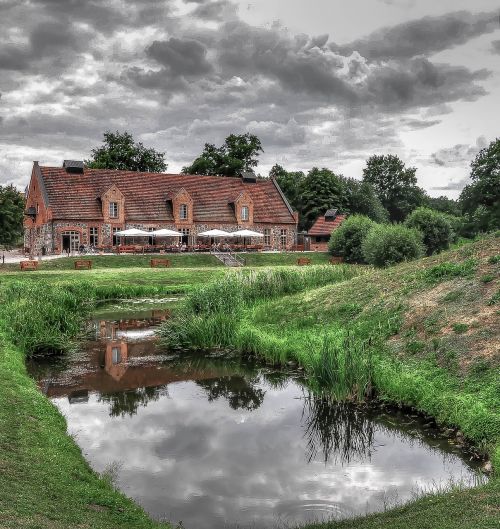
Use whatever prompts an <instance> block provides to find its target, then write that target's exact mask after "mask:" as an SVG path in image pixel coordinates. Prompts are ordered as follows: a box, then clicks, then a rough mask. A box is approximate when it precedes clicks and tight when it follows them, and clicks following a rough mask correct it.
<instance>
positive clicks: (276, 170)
mask: <svg viewBox="0 0 500 529" xmlns="http://www.w3.org/2000/svg"><path fill="white" fill-rule="evenodd" d="M269 177H270V178H274V179H275V180H276V182H277V183H278V185H279V186H280V188H281V190H282V191H283V193H284V194H285V196H286V198H287V200H288V202H289V204H290V205H291V206H292V208H293V209H294V210H296V211H299V212H301V211H302V196H301V189H302V185H303V183H304V179H305V177H306V175H305V174H304V173H303V172H302V171H287V170H286V169H284V168H283V167H282V166H281V165H278V164H275V165H274V166H273V167H272V168H271V171H269Z"/></svg>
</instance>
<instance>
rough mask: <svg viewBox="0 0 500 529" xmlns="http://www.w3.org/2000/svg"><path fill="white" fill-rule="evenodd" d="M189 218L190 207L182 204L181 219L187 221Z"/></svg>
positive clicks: (180, 208) (180, 209) (180, 207)
mask: <svg viewBox="0 0 500 529" xmlns="http://www.w3.org/2000/svg"><path fill="white" fill-rule="evenodd" d="M187 218H188V206H187V204H181V205H180V206H179V219H181V220H186V219H187Z"/></svg>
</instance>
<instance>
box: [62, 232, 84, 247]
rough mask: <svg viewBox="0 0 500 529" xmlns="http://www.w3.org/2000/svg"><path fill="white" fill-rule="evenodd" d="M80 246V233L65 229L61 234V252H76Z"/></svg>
mask: <svg viewBox="0 0 500 529" xmlns="http://www.w3.org/2000/svg"><path fill="white" fill-rule="evenodd" d="M79 247H80V234H79V233H78V232H77V231H67V232H65V233H63V234H62V249H63V252H68V251H70V252H77V251H78V248H79Z"/></svg>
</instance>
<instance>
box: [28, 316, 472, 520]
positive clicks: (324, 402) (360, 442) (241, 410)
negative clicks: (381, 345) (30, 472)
mask: <svg viewBox="0 0 500 529" xmlns="http://www.w3.org/2000/svg"><path fill="white" fill-rule="evenodd" d="M167 317H168V313H164V314H156V315H155V316H154V317H153V314H148V315H143V317H141V319H139V320H132V319H131V318H127V317H123V318H121V317H116V316H115V317H114V319H113V320H112V321H109V320H103V319H101V320H96V321H94V322H92V323H91V328H92V334H93V339H92V340H90V341H89V342H88V343H86V344H84V346H83V347H82V350H81V351H79V352H77V353H75V354H74V355H72V356H71V357H69V358H67V359H66V360H65V362H64V363H61V364H59V365H56V364H54V363H51V364H48V365H45V366H44V365H40V364H36V365H32V366H31V369H32V372H33V373H34V375H35V376H36V378H37V380H38V383H39V386H40V388H41V389H42V390H43V391H45V392H46V393H47V395H49V397H51V398H52V399H53V401H54V402H55V404H56V405H57V406H58V407H59V408H60V410H61V411H62V412H63V413H64V415H65V416H66V418H67V421H68V429H69V432H70V433H71V434H73V435H75V436H76V439H77V441H78V443H79V444H80V446H81V447H82V449H83V451H84V453H85V454H86V456H87V457H88V459H89V461H90V463H91V464H92V466H93V468H95V469H96V470H97V471H99V472H102V471H103V470H105V469H106V468H107V467H109V465H110V464H111V463H113V462H118V463H120V465H119V468H120V473H119V476H118V481H117V484H118V486H119V487H120V488H121V489H122V490H123V491H124V492H125V493H126V494H128V495H129V496H131V497H133V498H134V499H136V500H137V501H138V502H139V503H140V504H141V505H142V506H143V507H144V508H145V509H146V510H147V511H148V512H149V513H150V514H152V515H153V516H154V517H156V518H162V519H168V520H171V521H173V522H174V523H177V522H179V521H181V520H182V521H183V526H184V527H187V528H207V529H212V528H213V529H215V528H217V529H218V528H220V527H235V526H236V524H238V527H240V528H245V527H252V528H254V529H259V528H264V527H266V528H269V527H272V526H273V525H275V524H276V523H278V522H280V523H283V524H288V525H290V526H297V525H299V524H301V523H306V522H310V521H313V520H318V519H320V520H321V519H326V518H335V519H340V518H343V517H346V516H350V515H353V514H364V513H365V512H372V511H376V510H381V509H383V508H384V505H385V503H386V498H387V496H388V495H390V496H391V495H397V497H398V499H399V500H405V499H407V498H409V497H411V494H412V491H413V490H414V489H415V487H416V486H425V485H429V484H431V483H443V482H445V481H446V480H448V479H449V477H450V476H453V477H454V479H459V478H460V477H461V476H462V477H464V478H465V479H466V480H472V478H473V475H474V474H473V468H472V467H471V466H470V464H469V463H467V462H464V461H463V459H462V458H461V455H460V454H459V453H456V452H455V451H456V449H455V448H454V447H453V446H452V445H451V444H449V443H448V441H447V440H446V439H443V438H442V437H440V436H439V434H438V433H437V432H433V431H431V430H429V429H425V428H424V427H423V424H422V422H421V421H420V419H419V418H418V417H408V416H404V415H400V416H397V415H394V414H385V415H384V414H381V413H379V412H375V411H370V410H366V409H361V408H359V407H355V406H352V405H347V404H336V403H333V402H330V401H329V400H328V399H325V398H317V397H315V396H314V395H312V394H311V393H310V392H309V391H308V390H307V388H306V386H305V384H304V381H303V379H302V378H301V376H300V374H298V373H293V372H283V371H279V370H278V371H277V370H270V369H267V368H263V367H261V366H258V365H254V364H251V363H246V362H244V361H242V360H241V359H239V358H230V357H229V358H217V357H213V356H212V357H210V356H203V355H196V354H182V355H180V356H178V357H171V356H167V355H166V354H165V353H164V352H163V351H162V350H161V349H159V348H158V345H157V344H156V342H155V339H154V332H153V329H154V326H155V325H157V324H158V322H159V321H161V319H162V318H167ZM117 458H119V459H118V461H117Z"/></svg>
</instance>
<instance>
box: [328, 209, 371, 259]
mask: <svg viewBox="0 0 500 529" xmlns="http://www.w3.org/2000/svg"><path fill="white" fill-rule="evenodd" d="M373 226H375V222H373V220H371V219H369V218H368V217H365V216H364V215H352V216H351V217H348V218H347V219H346V220H344V222H343V223H342V224H341V225H340V226H339V227H338V228H337V229H336V230H335V231H334V232H333V233H332V235H331V237H330V242H329V243H328V250H329V251H330V253H331V254H332V255H336V256H339V257H343V258H344V260H345V261H346V262H347V263H363V262H364V258H363V253H362V251H361V245H362V244H363V241H364V239H365V237H366V236H367V234H368V232H369V231H370V230H371V229H372V228H373Z"/></svg>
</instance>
